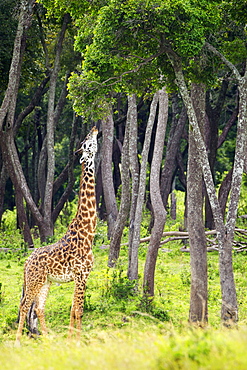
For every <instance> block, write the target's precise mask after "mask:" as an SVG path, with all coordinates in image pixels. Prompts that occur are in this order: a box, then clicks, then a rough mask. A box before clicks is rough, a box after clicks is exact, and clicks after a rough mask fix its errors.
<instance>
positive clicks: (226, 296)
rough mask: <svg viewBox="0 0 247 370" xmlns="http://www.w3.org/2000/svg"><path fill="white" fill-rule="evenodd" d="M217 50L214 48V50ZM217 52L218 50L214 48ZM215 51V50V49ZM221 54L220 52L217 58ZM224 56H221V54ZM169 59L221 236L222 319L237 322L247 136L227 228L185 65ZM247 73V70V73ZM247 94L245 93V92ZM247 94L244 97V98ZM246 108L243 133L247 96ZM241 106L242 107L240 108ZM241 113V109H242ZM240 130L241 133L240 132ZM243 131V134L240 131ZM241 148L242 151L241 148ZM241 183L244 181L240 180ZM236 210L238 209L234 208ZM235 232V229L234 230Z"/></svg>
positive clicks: (239, 141)
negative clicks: (235, 256)
mask: <svg viewBox="0 0 247 370" xmlns="http://www.w3.org/2000/svg"><path fill="white" fill-rule="evenodd" d="M212 48H213V47H212ZM213 49H214V48H213ZM214 50H215V49H214ZM219 54H220V53H218V52H217V55H219ZM220 55H221V54H220ZM169 57H170V58H171V62H172V64H173V68H174V72H175V74H176V82H177V84H178V86H179V89H180V92H181V95H182V98H183V100H184V104H185V106H186V107H187V113H188V117H189V122H190V125H191V129H192V130H193V135H194V140H195V142H196V146H197V151H198V153H199V157H200V164H201V168H202V170H203V176H204V182H205V184H206V189H207V194H208V196H209V200H210V205H211V209H212V212H213V215H214V223H215V227H216V230H217V237H218V243H219V266H220V279H221V292H222V306H221V318H222V320H224V321H225V322H232V321H233V322H234V321H236V320H237V311H238V309H237V298H236V288H235V284H234V277H233V268H232V237H233V231H232V226H233V224H234V225H235V222H236V213H237V201H236V200H237V199H238V197H237V194H239V191H240V184H239V180H240V179H241V177H242V168H241V165H242V167H243V163H244V150H245V149H246V145H245V141H246V134H245V135H243V133H242V136H241V137H238V138H237V143H236V152H235V163H234V166H235V169H236V171H235V176H233V179H234V177H235V180H233V183H232V187H231V188H232V190H233V189H234V192H233V194H234V195H235V196H234V199H233V201H231V200H230V203H231V207H232V211H231V216H232V219H231V220H229V222H228V223H227V225H226V226H227V227H225V225H224V221H223V216H222V212H221V208H220V205H219V202H218V199H217V196H216V192H215V188H214V182H213V177H212V173H211V170H210V165H209V161H208V157H207V151H206V147H205V143H204V141H203V138H202V135H201V133H200V129H199V125H198V122H197V118H196V115H195V111H194V109H193V105H192V102H191V99H190V96H189V94H188V89H187V86H186V84H185V81H184V76H183V72H182V66H181V62H180V60H179V58H178V57H177V56H176V55H175V54H174V53H173V52H172V53H170V52H169ZM223 60H224V62H226V64H227V65H228V66H229V67H230V68H232V69H233V71H234V73H235V75H236V76H237V78H238V79H239V82H240V83H241V82H242V83H243V82H244V83H243V86H241V90H242V88H243V87H244V85H245V84H246V78H244V79H243V78H242V77H241V76H240V74H239V73H238V71H237V70H236V68H235V67H234V66H233V65H232V64H231V63H230V62H228V61H227V60H225V58H224V57H223ZM246 73H247V71H246ZM242 92H243V91H242ZM244 92H245V94H246V89H245V88H244ZM245 94H242V98H243V96H244V95H245ZM242 100H243V101H242V104H243V109H242V120H241V119H240V118H239V122H240V125H241V129H242V130H243V127H242V125H243V123H244V120H245V119H246V100H247V99H246V96H245V101H244V99H242ZM239 106H240V105H239ZM239 111H241V107H240V110H239ZM238 131H239V130H238ZM239 132H240V131H239ZM238 145H239V148H238ZM240 183H241V180H240ZM234 207H235V208H234ZM233 230H234V229H233Z"/></svg>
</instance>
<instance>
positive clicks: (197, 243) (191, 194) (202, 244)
mask: <svg viewBox="0 0 247 370" xmlns="http://www.w3.org/2000/svg"><path fill="white" fill-rule="evenodd" d="M191 99H192V102H193V105H194V109H195V114H196V116H197V120H198V122H200V129H201V132H202V135H203V128H204V127H203V126H204V125H205V89H204V86H203V85H195V84H192V88H191ZM199 163H200V158H199V156H198V152H197V148H196V143H195V140H194V137H193V131H192V130H189V156H188V170H187V171H188V174H187V205H188V207H187V217H188V224H187V226H188V232H189V243H190V266H191V289H190V312H189V321H190V322H192V323H193V322H195V323H199V324H201V325H203V324H204V323H206V322H207V321H208V304H207V303H208V291H207V243H206V237H205V230H204V224H203V177H202V170H201V167H200V165H199V166H198V164H199Z"/></svg>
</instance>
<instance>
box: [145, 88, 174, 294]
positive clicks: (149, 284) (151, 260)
mask: <svg viewBox="0 0 247 370" xmlns="http://www.w3.org/2000/svg"><path fill="white" fill-rule="evenodd" d="M167 118H168V94H167V93H166V91H165V88H163V89H162V90H160V91H159V115H158V124H157V129H156V136H155V143H154V151H153V159H152V164H151V173H150V197H151V203H152V208H153V215H154V226H153V228H152V232H151V238H150V243H149V246H148V252H147V257H146V262H145V269H144V282H143V292H144V295H148V296H154V275H155V266H156V261H157V256H158V250H159V246H160V239H161V237H162V234H163V230H164V225H165V221H166V210H165V207H164V205H163V202H162V197H161V193H160V167H161V161H162V155H163V149H164V140H165V133H166V124H167Z"/></svg>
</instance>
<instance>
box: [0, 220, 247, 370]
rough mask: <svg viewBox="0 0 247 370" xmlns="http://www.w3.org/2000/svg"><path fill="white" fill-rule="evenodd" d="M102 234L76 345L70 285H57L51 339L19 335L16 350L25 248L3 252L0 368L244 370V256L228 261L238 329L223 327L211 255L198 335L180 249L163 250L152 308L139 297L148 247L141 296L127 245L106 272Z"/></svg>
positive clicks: (49, 313) (174, 245)
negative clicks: (71, 334)
mask: <svg viewBox="0 0 247 370" xmlns="http://www.w3.org/2000/svg"><path fill="white" fill-rule="evenodd" d="M146 226H147V225H145V224H143V226H142V234H141V235H142V237H145V236H147V235H148V234H147V231H146V230H147V227H146ZM178 226H179V225H178V222H177V221H168V223H167V225H166V229H165V230H166V231H168V230H178ZM106 231H107V230H106V226H105V225H104V224H103V223H101V222H99V225H98V229H97V234H96V237H95V242H94V247H93V251H94V256H95V264H94V268H93V271H92V272H91V274H90V277H89V280H88V284H87V291H86V299H85V312H84V316H83V329H82V333H81V341H80V343H78V342H76V341H73V340H72V341H71V342H68V339H67V329H68V325H69V314H70V307H71V300H72V296H73V283H66V284H62V285H60V286H58V285H56V284H54V285H53V286H52V288H51V291H50V293H49V296H48V299H47V303H46V322H47V326H48V328H49V335H48V336H47V337H42V336H41V337H39V338H37V339H36V340H35V339H31V338H29V337H28V336H27V335H26V333H25V332H24V334H23V338H22V346H21V348H15V347H14V339H15V333H16V328H17V325H16V319H17V315H18V306H19V301H20V295H21V290H22V283H23V265H24V261H25V259H26V255H25V251H24V249H23V250H22V251H13V252H9V253H6V252H5V253H3V252H2V253H0V369H3V370H7V369H11V370H15V369H16V370H17V369H18V370H24V369H25V370H28V369H33V368H35V369H37V370H39V369H40V370H41V369H48V370H52V369H55V370H63V369H66V370H70V369H80V368H83V369H89V368H90V369H106V370H107V369H114V370H115V369H131V370H132V369H233V368H234V369H240V370H241V369H247V356H246V348H247V279H246V277H247V263H246V259H247V256H246V254H245V253H244V252H243V253H234V255H233V264H234V272H235V282H236V288H237V294H238V304H239V322H238V324H237V326H236V327H234V328H231V329H227V328H224V327H223V326H222V325H221V322H220V306H221V294H220V282H219V271H218V253H217V252H210V253H208V293H209V298H208V311H209V323H208V325H207V326H206V327H205V328H196V327H191V326H190V325H189V324H188V316H189V299H190V256H189V253H185V252H182V251H181V250H180V249H181V247H182V246H183V244H182V242H179V241H175V242H174V241H172V242H169V243H167V244H166V245H165V246H162V247H161V249H160V251H159V256H158V261H157V267H156V277H155V298H154V300H153V301H152V302H150V301H147V300H146V299H143V297H142V294H141V291H142V289H141V288H142V276H143V268H144V263H145V256H146V251H147V244H145V243H143V244H141V245H140V250H139V261H140V263H139V275H140V281H139V292H135V291H133V284H132V283H131V282H130V281H129V280H128V279H127V277H126V272H127V263H128V250H127V246H123V247H122V248H121V254H120V259H119V262H118V265H117V267H116V268H114V269H109V268H108V267H107V259H108V248H107V247H105V245H106V244H107V237H106ZM60 232H62V231H61V230H60ZM4 238H5V239H4ZM11 238H12V239H11V240H10V238H9V237H8V235H7V234H6V233H5V234H4V237H3V236H2V238H1V240H2V245H3V246H6V244H7V243H9V245H12V247H13V246H16V248H17V247H19V245H20V244H19V245H18V243H17V239H18V236H16V240H15V236H13V234H11ZM124 238H127V236H126V235H125V236H124ZM3 239H4V240H5V242H4V243H5V244H4V243H3Z"/></svg>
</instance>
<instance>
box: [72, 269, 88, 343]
mask: <svg viewBox="0 0 247 370" xmlns="http://www.w3.org/2000/svg"><path fill="white" fill-rule="evenodd" d="M88 275H89V273H88V272H87V273H82V274H80V275H79V276H77V277H76V278H75V291H74V297H73V303H72V307H71V313H70V326H69V339H70V338H71V336H72V333H73V330H74V326H75V322H76V336H77V339H78V340H79V339H80V334H81V318H82V315H83V306H84V295H85V290H86V281H87V278H88Z"/></svg>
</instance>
